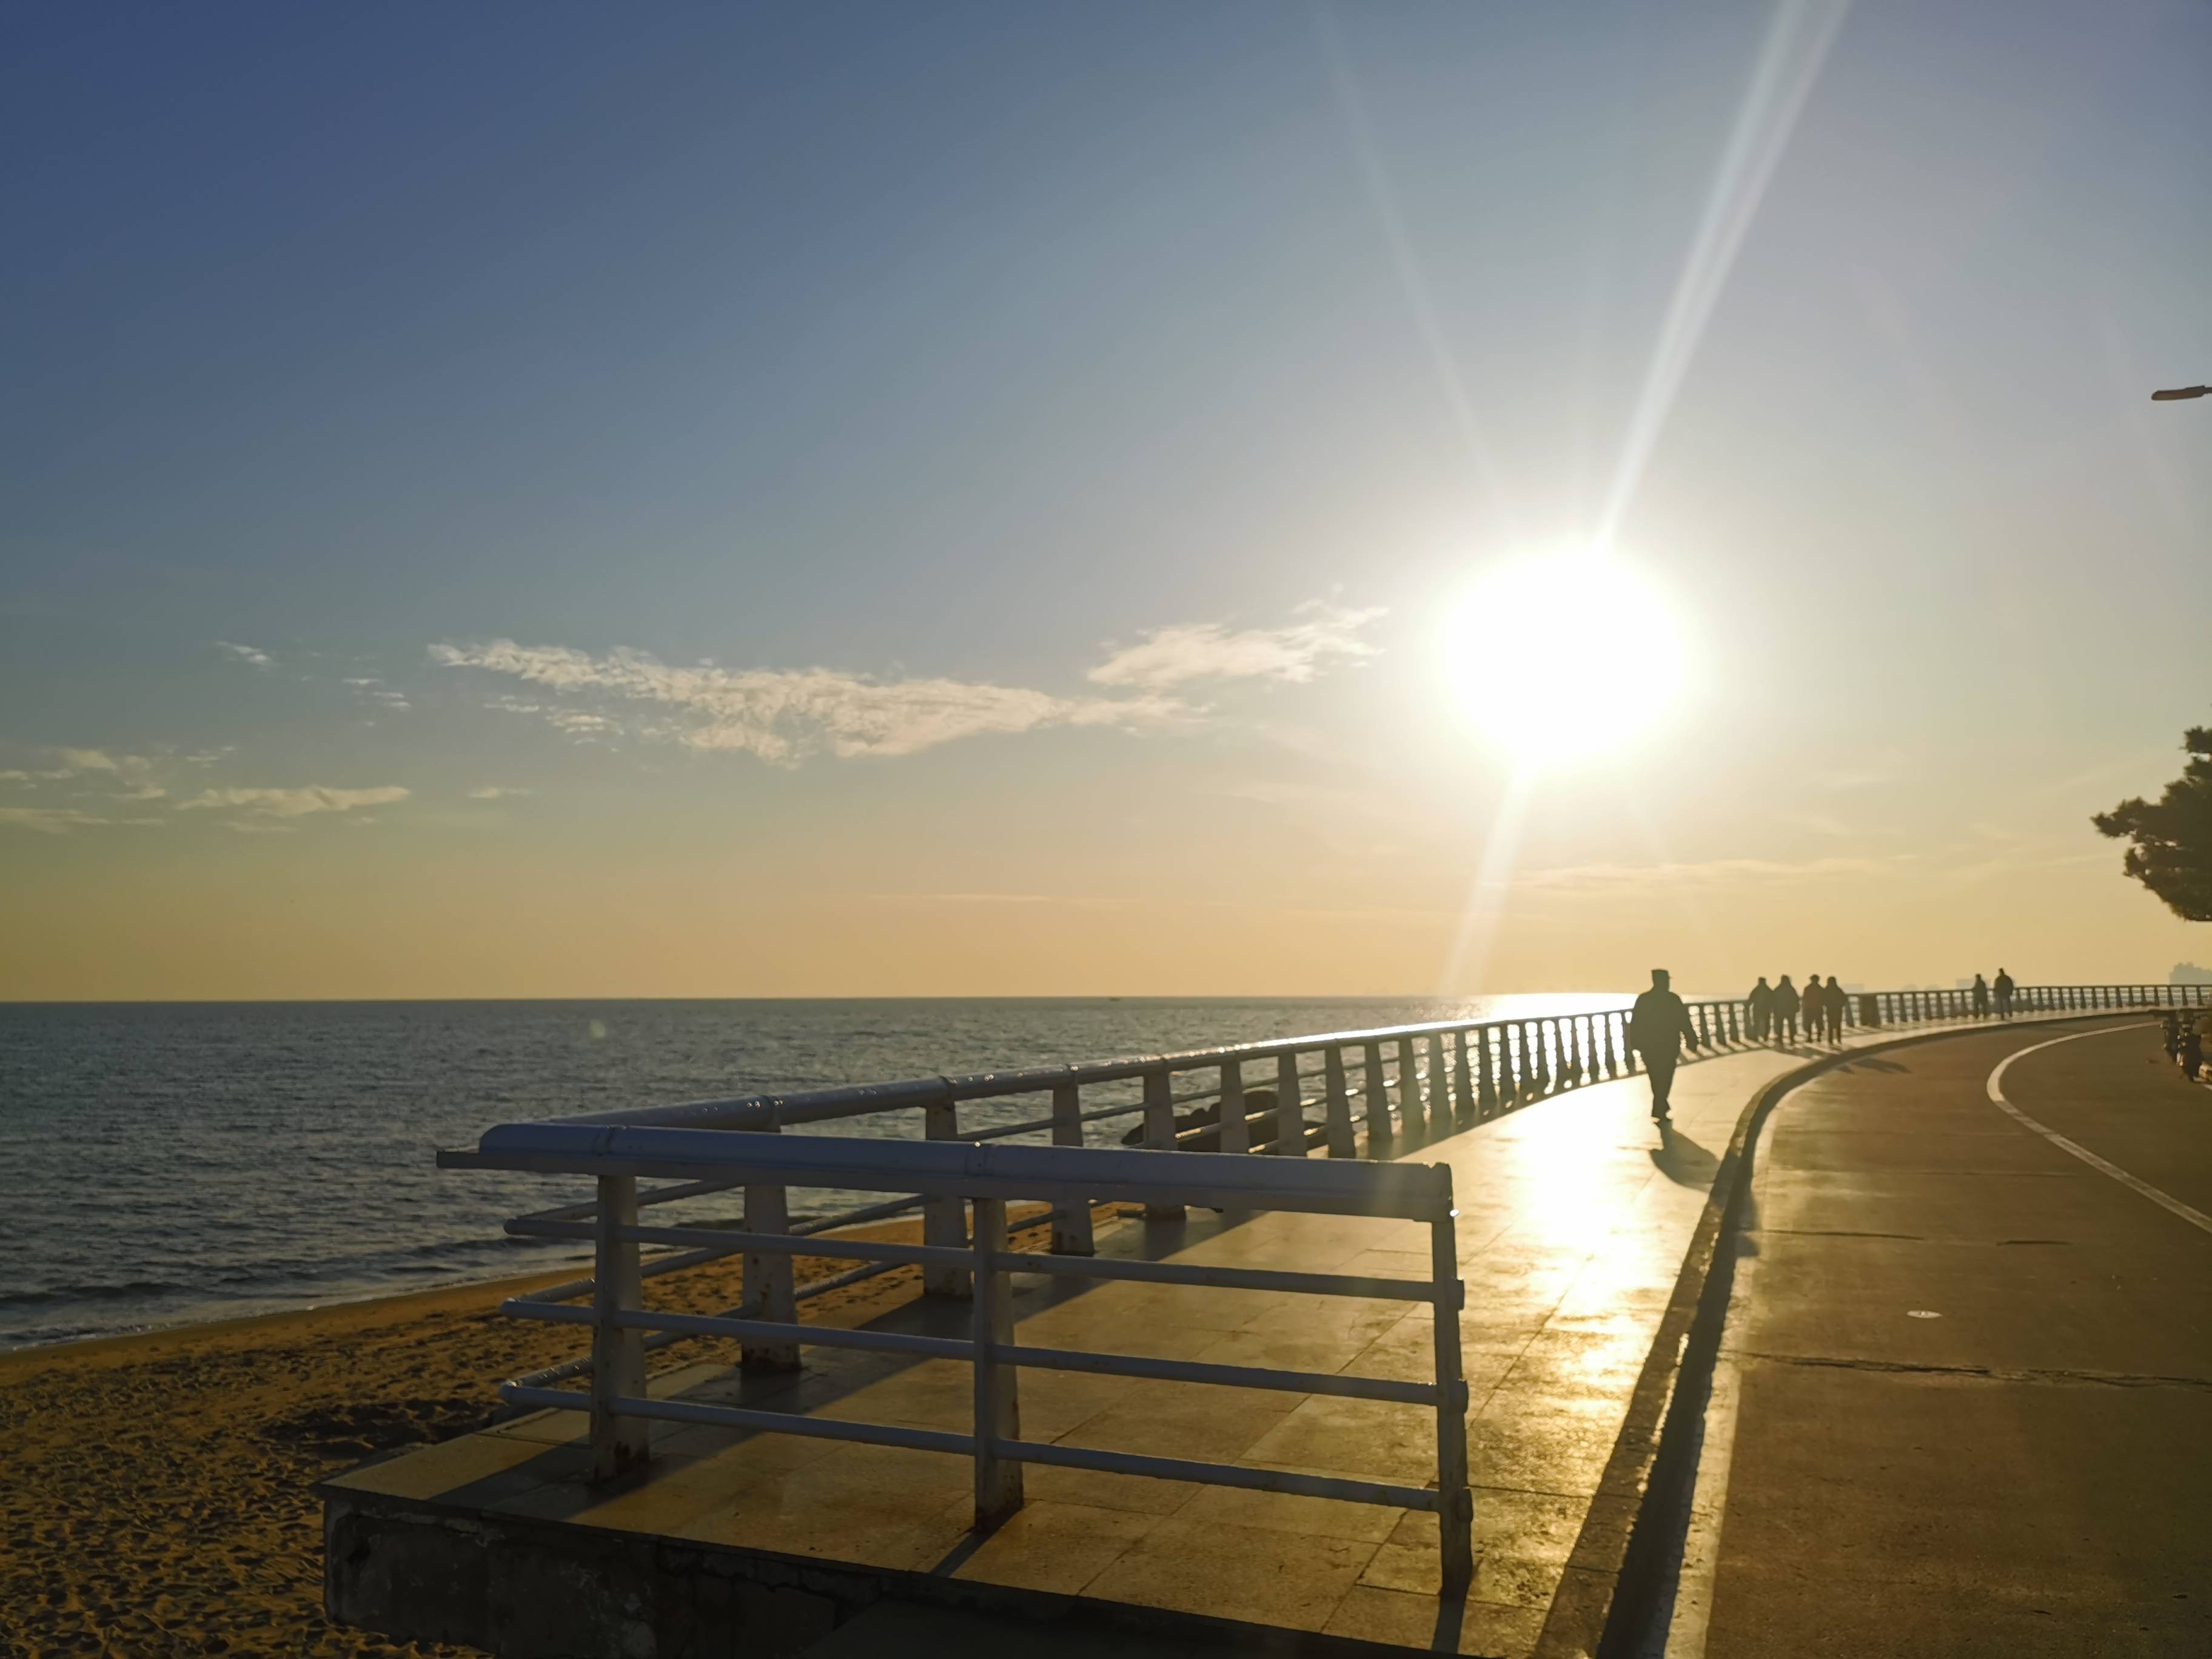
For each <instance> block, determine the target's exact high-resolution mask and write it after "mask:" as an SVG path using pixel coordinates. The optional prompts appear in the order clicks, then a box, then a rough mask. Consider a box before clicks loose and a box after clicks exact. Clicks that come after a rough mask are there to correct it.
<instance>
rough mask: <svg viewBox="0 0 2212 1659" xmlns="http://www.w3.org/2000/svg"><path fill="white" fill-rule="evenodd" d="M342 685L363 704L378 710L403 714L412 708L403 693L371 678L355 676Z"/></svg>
mask: <svg viewBox="0 0 2212 1659" xmlns="http://www.w3.org/2000/svg"><path fill="white" fill-rule="evenodd" d="M344 684H345V685H346V687H347V689H348V690H350V691H351V692H352V693H353V694H354V696H356V697H359V698H360V699H361V700H362V702H365V703H369V704H371V705H373V706H374V707H375V708H388V709H390V710H392V712H393V713H394V714H404V713H405V712H406V711H407V710H408V709H409V708H412V707H413V705H412V704H410V702H408V701H407V694H406V693H405V692H404V691H397V690H393V689H392V687H391V686H388V685H386V684H385V683H384V682H383V681H382V680H380V679H377V678H374V677H373V676H369V675H361V676H356V677H355V678H349V679H348V680H346V681H345V682H344Z"/></svg>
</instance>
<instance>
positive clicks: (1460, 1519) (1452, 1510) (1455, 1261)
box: [1429, 1164, 1474, 1597]
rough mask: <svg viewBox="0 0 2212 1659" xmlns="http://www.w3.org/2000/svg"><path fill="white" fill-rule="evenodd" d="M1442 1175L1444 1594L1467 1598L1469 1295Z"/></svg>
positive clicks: (1434, 1258) (1438, 1241)
mask: <svg viewBox="0 0 2212 1659" xmlns="http://www.w3.org/2000/svg"><path fill="white" fill-rule="evenodd" d="M1437 1174H1438V1175H1439V1176H1442V1177H1443V1182H1444V1183H1445V1197H1444V1200H1443V1206H1444V1207H1443V1214H1442V1215H1440V1216H1438V1217H1437V1218H1436V1219H1435V1220H1434V1221H1431V1223H1430V1224H1429V1274H1430V1277H1431V1279H1432V1280H1433V1281H1434V1283H1435V1285H1436V1323H1435V1326H1434V1328H1433V1329H1432V1331H1431V1340H1433V1342H1434V1344H1435V1347H1436V1362H1437V1548H1438V1550H1439V1552H1440V1553H1441V1557H1442V1559H1441V1562H1440V1565H1441V1567H1442V1571H1443V1594H1444V1595H1446V1596H1447V1597H1451V1596H1459V1595H1465V1594H1466V1593H1467V1589H1468V1585H1469V1584H1471V1583H1474V1492H1473V1491H1472V1490H1471V1489H1470V1488H1469V1486H1468V1480H1467V1407H1468V1399H1467V1384H1466V1383H1465V1382H1464V1381H1463V1380H1462V1377H1461V1376H1460V1350H1459V1313H1460V1307H1461V1304H1462V1303H1463V1302H1464V1301H1465V1299H1466V1295H1467V1291H1466V1286H1465V1285H1463V1284H1462V1281H1461V1279H1460V1276H1459V1244H1458V1239H1457V1236H1456V1235H1457V1229H1456V1228H1455V1226H1454V1225H1453V1222H1452V1216H1453V1213H1454V1212H1453V1210H1452V1206H1451V1200H1450V1196H1449V1194H1450V1182H1451V1170H1450V1169H1449V1166H1446V1165H1441V1164H1440V1165H1438V1166H1437Z"/></svg>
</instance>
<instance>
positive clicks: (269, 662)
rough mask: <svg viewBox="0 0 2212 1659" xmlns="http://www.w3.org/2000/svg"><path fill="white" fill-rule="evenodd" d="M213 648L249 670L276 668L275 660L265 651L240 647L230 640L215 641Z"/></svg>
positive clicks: (244, 646)
mask: <svg viewBox="0 0 2212 1659" xmlns="http://www.w3.org/2000/svg"><path fill="white" fill-rule="evenodd" d="M215 648H216V650H218V651H220V652H222V653H224V654H225V655H227V656H228V657H229V658H230V659H232V660H233V661H234V662H242V663H244V664H246V666H247V667H249V668H273V667H274V666H276V659H275V658H273V657H271V656H270V654H269V653H267V652H266V651H259V650H256V649H255V648H254V647H252V646H250V645H240V644H238V643H236V642H235V641H231V640H217V641H216V642H215Z"/></svg>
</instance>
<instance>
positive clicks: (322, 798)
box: [177, 784, 411, 818]
mask: <svg viewBox="0 0 2212 1659" xmlns="http://www.w3.org/2000/svg"><path fill="white" fill-rule="evenodd" d="M410 793H411V792H410V791H409V790H406V789H404V788H402V787H399V786H398V784H383V785H380V786H378V787H375V788H372V789H331V788H326V787H324V786H322V785H320V784H307V785H305V786H303V787H300V788H296V789H266V788H261V789H206V790H203V791H201V793H198V794H197V795H195V796H194V797H193V798H192V799H190V800H187V801H180V802H179V803H178V805H177V810H178V811H179V812H193V811H216V810H221V809H233V810H236V811H244V812H248V813H252V814H253V815H255V816H257V817H271V818H300V817H310V816H312V815H313V814H315V813H318V812H350V811H355V810H356V809H357V808H360V807H363V806H388V805H391V804H392V803H393V802H394V801H403V800H405V799H407V798H408V796H409V794H410Z"/></svg>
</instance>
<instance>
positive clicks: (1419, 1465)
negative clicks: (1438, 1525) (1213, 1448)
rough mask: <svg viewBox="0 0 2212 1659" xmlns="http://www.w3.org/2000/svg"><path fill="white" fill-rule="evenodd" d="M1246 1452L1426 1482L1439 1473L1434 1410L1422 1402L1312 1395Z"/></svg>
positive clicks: (1262, 1458) (1260, 1458) (1258, 1458)
mask: <svg viewBox="0 0 2212 1659" xmlns="http://www.w3.org/2000/svg"><path fill="white" fill-rule="evenodd" d="M1249 1461H1250V1462H1255V1463H1279V1464H1286V1465H1293V1466H1296V1467H1298V1468H1338V1469H1345V1470H1348V1471H1351V1472H1352V1473H1354V1474H1363V1475H1366V1476H1368V1477H1370V1479H1376V1480H1391V1481H1396V1482H1398V1483H1400V1484H1401V1485H1405V1486H1425V1485H1427V1484H1428V1483H1429V1482H1430V1481H1431V1480H1433V1479H1434V1478H1435V1476H1436V1473H1437V1414H1436V1413H1435V1412H1434V1411H1432V1410H1431V1409H1430V1408H1429V1407H1425V1406H1401V1405H1397V1404H1395V1403H1394V1402H1392V1401H1386V1400H1334V1399H1328V1398H1325V1397H1323V1396H1322V1395H1315V1396H1314V1397H1313V1398H1312V1399H1310V1400H1309V1401H1306V1402H1305V1403H1304V1405H1302V1406H1300V1407H1298V1408H1297V1410H1296V1411H1294V1412H1292V1413H1291V1414H1290V1415H1289V1416H1288V1417H1287V1418H1285V1419H1284V1420H1283V1422H1282V1423H1281V1424H1280V1425H1279V1426H1278V1427H1276V1428H1274V1429H1273V1430H1271V1431H1268V1432H1267V1434H1266V1435H1264V1436H1262V1437H1261V1438H1259V1439H1258V1440H1255V1441H1254V1442H1253V1443H1252V1444H1251V1447H1250V1449H1249Z"/></svg>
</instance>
